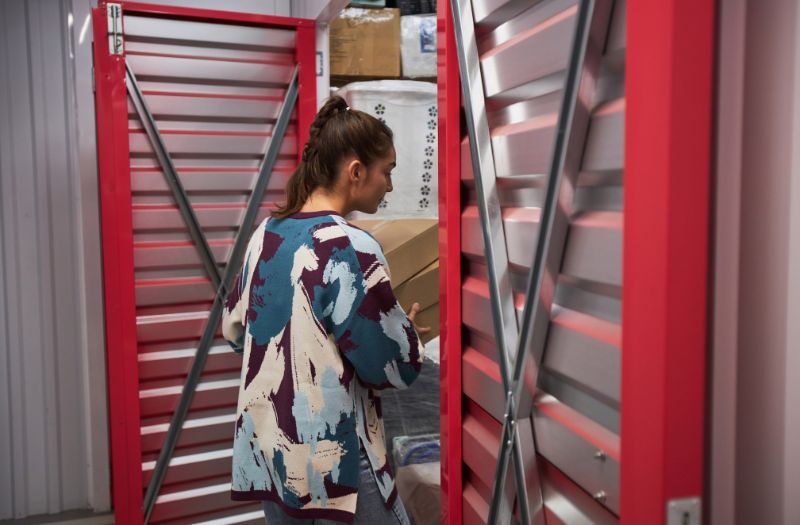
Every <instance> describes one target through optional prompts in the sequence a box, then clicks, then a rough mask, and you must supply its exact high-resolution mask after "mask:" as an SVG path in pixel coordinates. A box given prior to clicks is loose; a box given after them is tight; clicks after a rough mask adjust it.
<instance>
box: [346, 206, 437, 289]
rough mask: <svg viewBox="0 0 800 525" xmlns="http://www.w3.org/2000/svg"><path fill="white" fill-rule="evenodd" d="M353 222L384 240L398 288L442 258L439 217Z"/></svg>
mask: <svg viewBox="0 0 800 525" xmlns="http://www.w3.org/2000/svg"><path fill="white" fill-rule="evenodd" d="M352 223H353V224H354V225H356V226H358V227H359V228H361V229H363V230H366V231H367V232H369V233H370V234H371V235H372V236H373V237H375V239H376V240H377V241H378V242H379V243H380V245H381V247H382V248H383V254H384V255H385V256H386V262H387V263H388V264H389V276H390V279H391V281H392V288H394V289H396V288H397V287H398V286H400V285H401V284H403V283H404V282H406V281H408V280H409V279H410V278H411V277H413V276H414V275H416V274H418V273H419V272H421V271H422V270H423V269H425V268H426V267H427V266H429V265H430V264H431V263H433V262H434V261H436V260H437V259H438V258H439V221H438V220H436V219H396V220H387V221H376V220H356V221H352Z"/></svg>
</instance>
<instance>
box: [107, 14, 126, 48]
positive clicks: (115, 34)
mask: <svg viewBox="0 0 800 525" xmlns="http://www.w3.org/2000/svg"><path fill="white" fill-rule="evenodd" d="M106 9H107V13H108V14H107V16H108V52H109V53H110V54H112V55H121V54H122V52H123V43H122V5H121V4H106Z"/></svg>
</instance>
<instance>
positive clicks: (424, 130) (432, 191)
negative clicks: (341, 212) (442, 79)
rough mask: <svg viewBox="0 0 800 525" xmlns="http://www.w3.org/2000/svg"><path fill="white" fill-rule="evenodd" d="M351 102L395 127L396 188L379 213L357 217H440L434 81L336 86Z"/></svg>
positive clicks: (376, 82)
mask: <svg viewBox="0 0 800 525" xmlns="http://www.w3.org/2000/svg"><path fill="white" fill-rule="evenodd" d="M337 94H338V95H339V96H341V97H343V98H344V99H345V100H346V101H347V103H348V104H349V105H350V107H352V108H355V109H358V110H361V111H364V112H365V113H369V114H370V115H372V116H374V117H377V118H379V119H382V120H383V121H384V122H386V124H387V125H388V126H389V127H390V128H391V129H392V131H393V132H394V146H395V150H396V151H397V167H396V168H395V169H394V171H393V172H392V186H393V188H394V190H393V191H392V192H391V193H388V194H387V195H386V200H385V201H384V202H383V204H381V208H380V209H379V210H378V213H376V214H375V215H366V214H361V213H354V214H353V215H352V217H351V218H353V219H366V218H375V219H397V218H413V217H430V218H436V217H438V191H437V182H438V179H437V169H438V157H437V156H438V146H437V136H438V134H437V126H438V121H437V107H436V84H433V83H431V82H417V81H414V80H375V81H370V82H354V83H352V84H347V85H346V86H343V87H342V88H341V89H339V90H338V92H337Z"/></svg>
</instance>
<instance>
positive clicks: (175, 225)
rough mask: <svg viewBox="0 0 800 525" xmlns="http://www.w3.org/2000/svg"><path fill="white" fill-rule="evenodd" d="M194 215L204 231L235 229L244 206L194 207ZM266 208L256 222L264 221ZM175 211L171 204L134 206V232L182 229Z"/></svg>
mask: <svg viewBox="0 0 800 525" xmlns="http://www.w3.org/2000/svg"><path fill="white" fill-rule="evenodd" d="M193 208H194V214H195V216H196V217H197V221H198V222H199V223H200V227H201V228H203V230H211V229H228V230H236V229H237V228H238V225H239V224H240V223H241V220H242V217H243V216H244V212H245V205H244V204H228V203H218V204H195V205H194V206H193ZM268 215H269V209H268V208H267V206H266V205H263V206H262V207H261V208H260V209H259V211H258V220H259V221H261V220H264V219H265V218H266V217H267V216H268ZM185 228H186V223H185V222H184V220H183V217H182V216H181V214H180V212H179V211H178V208H177V207H176V206H174V205H151V204H137V205H134V208H133V229H134V231H136V232H139V231H144V230H147V231H150V232H153V231H161V230H176V229H185Z"/></svg>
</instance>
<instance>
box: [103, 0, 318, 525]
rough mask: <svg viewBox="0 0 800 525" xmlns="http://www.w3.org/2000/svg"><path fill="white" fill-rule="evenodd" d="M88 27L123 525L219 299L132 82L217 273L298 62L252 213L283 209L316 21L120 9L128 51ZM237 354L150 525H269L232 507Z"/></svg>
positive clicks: (217, 351)
mask: <svg viewBox="0 0 800 525" xmlns="http://www.w3.org/2000/svg"><path fill="white" fill-rule="evenodd" d="M107 9H108V6H107V5H105V4H104V5H101V6H100V7H99V8H97V9H96V11H95V15H94V23H95V69H96V78H97V114H98V151H99V153H98V155H99V165H100V178H101V181H100V183H101V199H102V200H101V205H102V229H103V254H104V272H105V296H106V321H107V352H108V368H109V385H110V387H109V388H110V392H109V396H110V419H111V427H112V435H111V438H112V470H113V483H114V485H113V496H114V506H115V513H116V522H117V523H141V522H142V520H143V512H142V502H143V493H144V491H145V489H146V488H147V485H148V483H149V482H150V479H151V477H152V475H153V470H154V468H155V464H156V459H157V457H158V454H159V451H160V450H161V448H162V446H163V444H164V440H165V437H166V434H167V430H168V427H169V422H170V420H171V418H172V415H173V412H174V411H175V408H176V406H177V403H178V399H179V397H180V395H181V391H182V388H183V385H184V383H185V381H186V377H187V373H188V371H189V369H190V367H191V363H192V360H193V358H194V355H195V351H196V349H197V347H198V343H199V340H200V337H201V334H202V332H203V329H204V327H205V324H206V322H207V319H208V317H209V309H210V308H211V304H212V301H213V298H214V295H215V289H214V286H213V285H212V284H211V281H210V279H209V276H208V274H207V272H206V271H205V269H204V267H203V264H202V261H201V258H200V256H199V254H198V251H197V249H196V247H195V245H194V243H193V241H192V239H191V238H190V236H189V230H188V228H187V224H186V223H185V221H184V219H183V217H182V216H181V214H180V212H179V210H178V207H177V205H176V202H175V199H174V198H173V195H172V193H171V191H170V189H169V187H168V185H167V182H166V179H165V175H164V173H163V171H162V168H161V166H160V164H159V162H158V160H157V158H156V156H155V154H154V150H153V147H152V145H151V142H150V140H149V139H148V136H147V135H146V134H145V132H144V130H143V128H142V122H140V119H139V116H138V114H137V112H136V110H135V108H134V105H133V104H132V102H131V99H130V97H128V96H127V93H126V89H125V87H126V84H125V69H124V62H125V61H126V60H127V62H128V64H129V65H130V67H131V68H132V70H133V73H134V74H135V77H136V78H137V80H138V84H139V87H140V88H141V91H142V92H143V95H144V99H145V101H146V102H147V105H148V106H149V109H150V111H151V113H152V114H153V116H154V118H155V121H156V123H157V126H158V128H159V131H160V134H161V137H162V138H163V141H164V143H165V145H166V149H167V151H168V152H169V154H170V156H171V157H172V161H173V163H174V165H175V167H176V171H177V174H178V177H179V179H180V180H181V182H182V184H183V186H184V188H185V190H186V192H187V194H188V198H189V201H190V203H191V205H192V207H193V209H194V213H195V215H196V217H197V220H198V222H199V224H200V227H201V229H202V233H203V235H204V237H205V238H206V239H207V241H208V245H209V247H210V249H211V252H212V254H213V256H214V258H215V262H216V264H217V265H218V266H219V268H220V269H223V268H224V266H225V264H226V261H227V260H228V257H229V256H230V252H231V249H232V246H233V241H234V237H235V235H236V233H237V231H238V230H239V226H240V224H241V221H242V217H243V215H244V210H245V206H246V203H247V201H248V198H249V196H250V193H251V191H252V188H253V185H254V182H255V179H256V176H257V175H258V171H259V167H260V165H261V162H262V160H263V158H264V155H265V151H266V150H267V146H268V144H269V143H270V140H271V137H272V131H273V127H274V126H275V124H276V118H277V116H278V113H279V110H280V108H281V106H282V102H283V100H284V96H285V94H286V91H287V86H288V84H289V81H290V78H291V76H292V73H293V70H294V68H295V66H296V65H299V98H298V102H297V106H296V109H295V111H294V114H293V115H292V117H291V120H290V122H289V125H288V129H287V132H286V134H285V137H284V138H283V141H282V143H281V147H280V151H279V154H278V159H277V162H276V164H275V169H274V170H273V173H272V175H271V178H270V181H269V185H268V187H267V189H266V192H265V194H264V200H263V203H262V205H261V207H260V210H259V212H258V219H257V221H260V220H261V219H262V218H263V217H265V216H266V215H267V213H268V211H269V209H270V208H271V207H272V206H273V204H274V203H275V202H276V201H281V200H282V199H283V189H284V187H285V184H286V181H287V179H288V177H289V176H290V174H291V173H292V171H293V169H294V166H295V165H296V162H297V159H298V155H299V144H302V143H303V142H304V141H305V137H304V136H303V132H305V133H307V130H308V125H309V123H310V121H311V118H312V117H313V114H314V113H315V111H316V93H315V89H316V88H315V82H316V79H315V75H314V26H313V22H311V21H307V20H299V19H289V18H278V17H267V16H256V15H253V16H250V15H243V14H238V13H226V12H221V11H206V10H198V9H183V8H172V7H166V6H154V5H145V4H134V3H123V4H122V12H123V16H122V23H123V41H124V44H123V45H124V54H123V55H113V54H110V53H109V46H108V44H107V42H108V38H107V31H108V29H107V24H106V16H107ZM240 369H241V356H240V355H238V354H235V353H234V352H233V351H232V350H231V349H230V347H229V346H228V345H227V343H225V342H224V341H223V340H222V339H221V338H220V336H219V333H217V339H216V340H215V342H214V343H213V344H212V347H211V349H210V352H209V356H208V359H207V361H206V365H205V368H204V370H203V372H202V375H201V377H200V381H199V384H198V386H197V390H196V394H195V395H194V398H193V401H192V403H191V405H190V407H189V412H188V416H187V418H186V421H185V423H184V424H183V427H182V428H183V429H182V431H181V433H180V437H179V440H178V442H177V447H176V449H175V453H174V455H173V457H172V460H171V461H170V463H169V467H168V468H167V471H166V475H165V477H164V480H163V484H162V485H161V488H160V491H159V492H158V497H157V499H156V500H155V505H154V507H153V511H152V515H151V518H150V522H151V523H206V522H208V523H261V522H263V513H262V512H261V511H260V506H259V505H257V504H240V503H235V502H233V501H231V499H230V476H231V472H230V469H231V445H232V437H233V430H234V419H235V410H236V402H237V396H238V390H239V374H240Z"/></svg>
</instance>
